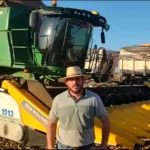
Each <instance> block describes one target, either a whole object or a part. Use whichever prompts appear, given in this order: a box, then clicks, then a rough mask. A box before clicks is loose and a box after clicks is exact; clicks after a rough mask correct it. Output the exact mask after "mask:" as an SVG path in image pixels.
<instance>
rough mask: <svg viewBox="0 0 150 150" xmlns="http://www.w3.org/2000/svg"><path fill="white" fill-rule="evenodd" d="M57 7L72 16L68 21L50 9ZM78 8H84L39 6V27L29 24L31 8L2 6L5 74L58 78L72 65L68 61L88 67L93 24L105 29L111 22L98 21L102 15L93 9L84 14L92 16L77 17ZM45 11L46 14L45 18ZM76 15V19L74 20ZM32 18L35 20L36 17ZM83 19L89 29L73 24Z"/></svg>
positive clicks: (0, 62) (0, 53) (0, 50)
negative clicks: (53, 13)
mask: <svg viewBox="0 0 150 150" xmlns="http://www.w3.org/2000/svg"><path fill="white" fill-rule="evenodd" d="M53 10H55V13H62V12H63V13H64V14H65V15H68V22H67V20H66V19H65V18H63V19H60V20H59V19H58V18H57V17H53V16H51V15H50V12H52V11H53ZM74 11H80V10H77V9H69V8H65V9H64V8H62V7H47V9H45V10H44V9H39V12H38V15H37V16H39V18H37V19H35V20H36V21H37V22H36V27H35V28H31V27H30V26H29V20H30V14H31V10H28V9H27V8H21V7H20V8H19V7H15V6H13V7H1V8H0V12H1V13H0V22H1V23H0V39H1V40H0V67H1V74H4V73H6V74H9V75H11V74H12V75H13V76H15V77H18V76H19V77H23V78H26V79H33V80H34V79H47V80H51V81H55V80H57V78H58V77H61V76H65V71H66V67H67V66H69V64H68V60H69V62H70V63H71V64H70V65H79V66H80V67H81V68H84V64H85V56H86V53H87V50H88V45H89V41H90V34H92V30H93V26H100V27H101V26H103V27H104V28H105V30H108V25H107V24H105V23H104V24H98V20H99V19H98V17H97V16H95V15H93V16H92V14H91V12H88V11H84V10H83V11H84V13H87V14H90V15H91V17H90V18H87V17H86V18H85V17H84V16H81V17H80V16H78V15H77V16H76V17H75V16H74V17H73V16H72V15H71V13H72V14H74ZM43 13H44V14H46V15H45V17H44V16H43ZM64 14H63V15H64ZM63 15H62V14H60V15H59V16H63ZM73 18H74V19H75V18H76V20H75V21H73ZM32 19H33V20H34V18H32ZM82 19H84V20H86V21H87V22H88V23H87V24H86V26H87V25H88V28H87V27H84V28H83V27H81V25H80V24H79V25H75V24H74V23H72V22H75V23H77V22H78V23H79V20H82ZM57 21H58V24H57ZM82 24H83V22H82ZM91 24H92V25H93V26H91ZM89 27H90V28H89ZM56 35H57V36H56ZM47 39H48V42H47ZM69 41H70V42H72V43H69ZM64 42H65V43H64ZM73 42H74V43H73ZM83 44H84V46H83ZM51 46H52V49H51ZM83 48H84V50H83ZM83 52H84V53H83ZM82 53H83V54H82ZM75 56H76V57H75ZM24 69H27V70H28V71H29V73H24V72H23V70H24ZM31 74H32V75H33V76H32V77H31V76H30V75H31ZM35 76H36V77H35Z"/></svg>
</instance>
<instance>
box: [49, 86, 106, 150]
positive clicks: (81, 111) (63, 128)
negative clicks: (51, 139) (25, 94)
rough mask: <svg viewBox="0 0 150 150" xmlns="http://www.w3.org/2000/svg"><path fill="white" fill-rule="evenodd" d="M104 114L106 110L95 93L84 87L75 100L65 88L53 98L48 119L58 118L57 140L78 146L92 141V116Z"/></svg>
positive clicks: (93, 137)
mask: <svg viewBox="0 0 150 150" xmlns="http://www.w3.org/2000/svg"><path fill="white" fill-rule="evenodd" d="M105 115H107V111H106V109H105V107H104V105H103V103H102V101H101V99H100V97H99V96H98V95H97V94H96V93H93V92H92V91H90V90H87V89H86V90H85V94H84V95H83V96H82V97H80V98H79V100H77V101H75V100H74V99H73V97H71V96H70V94H69V92H68V90H66V91H64V92H63V93H61V94H59V95H57V96H56V97H55V98H54V100H53V105H52V109H51V111H50V114H49V119H51V120H55V121H58V120H59V130H58V134H57V140H58V141H60V142H61V143H63V144H65V145H68V146H73V147H78V146H84V145H88V144H91V143H93V142H94V139H95V135H94V117H95V116H97V117H102V116H105Z"/></svg>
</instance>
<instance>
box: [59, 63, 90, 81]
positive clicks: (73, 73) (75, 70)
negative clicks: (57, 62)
mask: <svg viewBox="0 0 150 150" xmlns="http://www.w3.org/2000/svg"><path fill="white" fill-rule="evenodd" d="M79 76H83V77H84V79H85V80H87V79H88V78H90V77H91V75H89V74H82V71H81V69H80V67H78V66H73V67H68V68H67V70H66V77H63V78H59V79H58V81H59V82H65V80H66V79H68V78H73V77H79Z"/></svg>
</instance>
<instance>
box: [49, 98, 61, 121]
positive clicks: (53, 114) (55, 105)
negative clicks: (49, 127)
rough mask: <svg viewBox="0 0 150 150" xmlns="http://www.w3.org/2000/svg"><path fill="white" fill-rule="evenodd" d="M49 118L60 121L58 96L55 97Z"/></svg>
mask: <svg viewBox="0 0 150 150" xmlns="http://www.w3.org/2000/svg"><path fill="white" fill-rule="evenodd" d="M48 119H49V120H52V121H58V119H59V117H58V102H57V98H54V99H53V103H52V108H51V110H50V112H49V118H48Z"/></svg>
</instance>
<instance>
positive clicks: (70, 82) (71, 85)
mask: <svg viewBox="0 0 150 150" xmlns="http://www.w3.org/2000/svg"><path fill="white" fill-rule="evenodd" d="M83 82H84V80H83V77H74V78H69V79H67V80H66V85H67V87H68V89H69V90H70V91H71V92H72V93H75V94H78V93H79V92H80V91H81V90H82V88H83Z"/></svg>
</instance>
